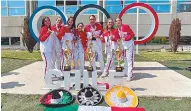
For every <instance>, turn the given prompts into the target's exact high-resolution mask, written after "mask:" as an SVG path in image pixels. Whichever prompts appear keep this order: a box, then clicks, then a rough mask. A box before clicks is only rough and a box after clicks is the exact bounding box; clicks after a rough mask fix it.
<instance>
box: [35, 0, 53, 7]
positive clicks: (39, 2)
mask: <svg viewBox="0 0 191 111" xmlns="http://www.w3.org/2000/svg"><path fill="white" fill-rule="evenodd" d="M55 2H56V1H54V0H49V1H42V0H38V7H40V6H44V5H50V6H55V4H56V3H55Z"/></svg>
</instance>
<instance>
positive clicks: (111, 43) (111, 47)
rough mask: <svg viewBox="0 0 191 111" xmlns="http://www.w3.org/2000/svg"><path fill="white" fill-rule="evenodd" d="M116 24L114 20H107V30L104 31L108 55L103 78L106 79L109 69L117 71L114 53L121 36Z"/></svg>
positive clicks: (103, 35)
mask: <svg viewBox="0 0 191 111" xmlns="http://www.w3.org/2000/svg"><path fill="white" fill-rule="evenodd" d="M113 25H114V22H113V20H112V19H108V20H107V26H106V30H104V32H103V34H102V37H103V39H102V40H103V41H104V42H105V48H106V50H105V51H106V53H107V61H106V64H105V68H104V71H103V74H102V75H101V77H106V76H107V75H108V73H109V69H115V55H114V51H115V49H116V47H117V40H118V39H119V34H118V31H117V29H114V27H113Z"/></svg>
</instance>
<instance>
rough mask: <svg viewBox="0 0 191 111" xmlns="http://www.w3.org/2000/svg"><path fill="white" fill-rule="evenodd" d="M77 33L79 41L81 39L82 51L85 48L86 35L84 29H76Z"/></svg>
mask: <svg viewBox="0 0 191 111" xmlns="http://www.w3.org/2000/svg"><path fill="white" fill-rule="evenodd" d="M77 35H78V36H79V37H80V39H81V41H82V46H83V48H84V51H85V50H86V48H87V46H86V44H87V40H88V39H87V36H86V33H85V32H84V31H78V30H77Z"/></svg>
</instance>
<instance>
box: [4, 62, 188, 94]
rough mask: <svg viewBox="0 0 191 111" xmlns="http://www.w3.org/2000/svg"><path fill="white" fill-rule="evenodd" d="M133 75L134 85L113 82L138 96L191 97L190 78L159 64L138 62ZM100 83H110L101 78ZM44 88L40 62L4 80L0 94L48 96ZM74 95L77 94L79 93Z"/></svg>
mask: <svg viewBox="0 0 191 111" xmlns="http://www.w3.org/2000/svg"><path fill="white" fill-rule="evenodd" d="M134 76H135V77H134V80H133V81H131V82H127V81H126V80H125V79H123V78H119V77H118V78H116V79H115V81H114V82H115V83H117V84H122V85H125V86H128V87H129V88H131V89H132V90H134V91H135V93H136V94H137V95H138V96H158V97H191V79H189V78H187V77H185V76H183V75H181V74H179V73H177V72H175V71H173V70H170V69H168V68H167V67H165V66H164V65H162V64H160V63H158V62H135V68H134ZM90 81H91V79H90ZM98 82H109V80H108V78H104V79H102V78H98ZM44 87H45V84H44V80H43V74H42V62H41V61H39V62H35V63H33V64H30V65H27V66H25V67H22V68H19V69H17V70H14V71H11V72H9V73H8V74H7V75H5V76H2V77H1V93H14V94H45V93H46V92H48V91H49V90H45V89H44ZM71 92H72V94H74V95H75V94H76V93H77V91H71ZM102 93H103V94H104V93H105V92H102Z"/></svg>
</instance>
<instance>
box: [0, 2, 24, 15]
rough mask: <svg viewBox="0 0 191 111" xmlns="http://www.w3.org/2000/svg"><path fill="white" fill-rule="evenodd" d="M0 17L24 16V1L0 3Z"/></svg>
mask: <svg viewBox="0 0 191 111" xmlns="http://www.w3.org/2000/svg"><path fill="white" fill-rule="evenodd" d="M1 10H2V12H1V15H2V16H22V15H25V13H26V12H25V0H19V1H9V0H3V1H1Z"/></svg>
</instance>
